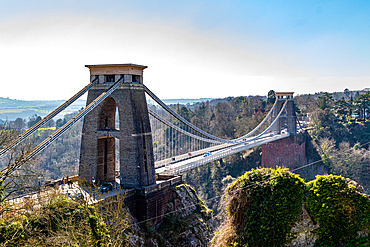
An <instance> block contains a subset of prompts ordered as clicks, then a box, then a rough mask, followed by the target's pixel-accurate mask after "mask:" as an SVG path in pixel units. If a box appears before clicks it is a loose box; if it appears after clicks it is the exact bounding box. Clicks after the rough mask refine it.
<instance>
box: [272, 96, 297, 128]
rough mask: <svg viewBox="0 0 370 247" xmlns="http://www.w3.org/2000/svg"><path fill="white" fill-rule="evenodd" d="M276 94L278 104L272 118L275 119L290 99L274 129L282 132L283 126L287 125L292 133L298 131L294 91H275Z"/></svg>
mask: <svg viewBox="0 0 370 247" xmlns="http://www.w3.org/2000/svg"><path fill="white" fill-rule="evenodd" d="M275 95H276V100H277V102H276V106H275V109H273V112H272V116H271V118H272V119H275V118H276V116H277V115H279V112H280V110H281V108H283V105H284V103H285V101H286V100H288V102H287V105H286V107H285V111H284V112H283V113H282V115H280V118H279V119H278V120H277V121H276V123H275V124H274V125H273V126H272V131H274V132H276V133H280V131H281V128H282V127H285V128H286V129H287V131H288V132H289V133H291V134H295V133H297V116H296V113H295V109H294V101H293V93H292V92H288V93H275Z"/></svg>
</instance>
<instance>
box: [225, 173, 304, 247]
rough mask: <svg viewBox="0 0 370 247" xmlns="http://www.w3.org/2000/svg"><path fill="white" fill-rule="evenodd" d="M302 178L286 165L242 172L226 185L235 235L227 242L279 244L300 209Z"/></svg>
mask: <svg viewBox="0 0 370 247" xmlns="http://www.w3.org/2000/svg"><path fill="white" fill-rule="evenodd" d="M304 187H305V186H304V181H303V180H302V179H301V178H300V177H299V175H296V174H293V173H290V172H288V170H287V169H282V168H278V169H276V170H274V169H256V170H251V171H249V172H246V173H245V174H244V175H243V176H241V177H239V178H238V180H237V181H235V182H234V183H232V184H231V185H230V186H229V187H228V188H227V200H228V202H227V204H228V206H227V210H228V213H229V220H230V223H231V224H232V226H233V227H234V231H235V233H236V234H235V235H234V236H233V237H232V238H231V239H228V240H227V241H228V243H229V244H231V243H234V244H236V243H238V244H239V245H241V246H247V245H248V246H282V245H284V244H285V243H288V242H290V240H291V239H292V238H293V237H294V236H293V234H292V233H291V232H290V228H291V226H292V225H293V224H294V223H295V222H296V221H297V219H298V216H299V213H300V212H301V210H302V201H303V198H304V191H305V190H304Z"/></svg>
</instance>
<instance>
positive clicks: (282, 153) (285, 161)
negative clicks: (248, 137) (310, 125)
mask: <svg viewBox="0 0 370 247" xmlns="http://www.w3.org/2000/svg"><path fill="white" fill-rule="evenodd" d="M305 141H306V138H305V134H304V133H300V134H292V135H290V136H289V137H287V138H284V139H280V140H277V141H274V142H270V143H267V144H263V145H262V167H267V168H271V167H272V168H275V167H276V166H281V167H287V168H289V169H290V170H292V169H294V168H297V167H300V166H303V165H304V164H305V159H306V156H305V149H306V143H305Z"/></svg>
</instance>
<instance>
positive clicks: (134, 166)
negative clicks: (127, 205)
mask: <svg viewBox="0 0 370 247" xmlns="http://www.w3.org/2000/svg"><path fill="white" fill-rule="evenodd" d="M86 67H88V68H89V69H90V75H91V80H93V79H95V78H96V77H99V83H98V84H96V85H95V86H94V87H93V88H91V89H90V91H89V92H88V96H87V102H86V104H87V105H88V104H90V103H91V102H92V101H93V100H94V99H96V98H97V97H99V96H100V95H101V94H102V93H104V92H106V91H107V90H108V89H109V88H110V86H112V85H113V84H114V83H115V82H117V81H118V80H119V79H121V78H122V79H123V83H122V85H121V86H120V87H119V88H117V89H116V90H115V91H114V92H113V93H112V94H111V95H110V96H109V97H107V98H106V99H105V100H104V101H103V102H102V103H101V104H99V105H98V106H97V107H96V108H95V109H94V110H93V111H91V112H90V113H89V114H87V115H86V116H85V118H84V123H83V129H82V140H81V154H80V166H79V175H80V178H81V179H83V180H84V181H85V182H91V181H93V180H95V182H96V183H98V184H100V183H103V182H106V181H110V182H113V181H115V148H116V147H115V145H116V144H115V143H116V141H115V140H116V139H118V142H119V153H120V157H119V161H120V185H121V186H122V187H124V188H141V187H144V186H150V185H153V184H155V182H156V179H155V169H154V158H153V147H152V136H151V129H150V122H149V115H148V109H147V104H146V99H145V92H144V87H143V84H142V83H143V78H142V75H143V70H144V69H145V68H146V66H142V65H135V64H118V65H86ZM116 109H118V115H119V128H117V129H116V128H115V122H116V119H115V117H116Z"/></svg>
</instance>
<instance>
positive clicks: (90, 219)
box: [0, 196, 109, 246]
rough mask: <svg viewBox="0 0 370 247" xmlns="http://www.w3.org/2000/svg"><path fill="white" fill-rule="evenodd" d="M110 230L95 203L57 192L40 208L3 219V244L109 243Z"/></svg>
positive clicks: (0, 240) (0, 241)
mask: <svg viewBox="0 0 370 247" xmlns="http://www.w3.org/2000/svg"><path fill="white" fill-rule="evenodd" d="M108 243H109V235H108V230H107V227H106V225H105V223H104V222H103V221H102V219H101V217H100V216H99V214H98V213H97V212H96V210H95V208H94V207H91V206H87V205H84V204H81V203H78V202H75V201H71V200H69V199H66V198H65V197H63V196H57V197H55V198H53V199H52V200H50V201H49V202H48V203H47V204H46V205H45V206H43V207H41V208H40V209H39V210H35V211H31V212H29V213H27V212H26V213H25V214H17V215H15V216H14V217H12V218H7V219H1V220H0V244H1V245H2V246H106V245H107V244H108Z"/></svg>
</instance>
